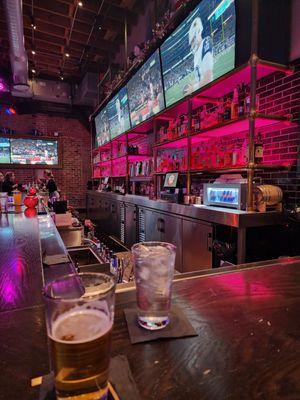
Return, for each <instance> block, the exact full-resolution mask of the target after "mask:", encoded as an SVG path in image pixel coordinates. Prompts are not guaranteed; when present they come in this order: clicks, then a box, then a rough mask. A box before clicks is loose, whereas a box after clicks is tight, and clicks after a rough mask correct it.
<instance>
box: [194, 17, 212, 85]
mask: <svg viewBox="0 0 300 400" xmlns="http://www.w3.org/2000/svg"><path fill="white" fill-rule="evenodd" d="M202 33H203V24H202V21H201V18H200V17H196V18H195V19H194V20H193V21H192V23H191V26H190V29H189V45H190V47H191V51H192V53H193V55H194V80H193V83H192V86H193V87H192V91H194V90H196V89H198V88H200V87H202V86H204V85H206V84H208V83H209V82H211V81H212V80H213V64H214V60H213V43H212V38H211V37H210V36H206V37H205V38H204V39H203V38H202Z"/></svg>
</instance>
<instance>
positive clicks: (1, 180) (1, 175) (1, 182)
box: [0, 171, 4, 193]
mask: <svg viewBox="0 0 300 400" xmlns="http://www.w3.org/2000/svg"><path fill="white" fill-rule="evenodd" d="M3 182H4V175H3V173H2V172H1V171H0V193H1V192H2V186H3Z"/></svg>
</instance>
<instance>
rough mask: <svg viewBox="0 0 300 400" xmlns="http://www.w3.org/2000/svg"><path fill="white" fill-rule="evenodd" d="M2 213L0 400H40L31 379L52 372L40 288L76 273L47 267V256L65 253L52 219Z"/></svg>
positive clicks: (63, 266)
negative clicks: (57, 278) (67, 274)
mask: <svg viewBox="0 0 300 400" xmlns="http://www.w3.org/2000/svg"><path fill="white" fill-rule="evenodd" d="M18 211H21V212H17V213H14V209H13V208H12V209H11V211H10V212H9V213H8V214H0V399H1V400H2V399H3V400H4V399H5V400H26V399H36V398H38V390H33V389H30V379H31V377H34V376H38V375H41V374H46V373H47V372H48V371H49V363H48V353H47V338H46V327H45V321H44V308H43V304H42V287H43V283H44V281H47V280H49V279H51V278H53V277H55V276H57V275H61V274H64V273H70V272H72V271H73V266H72V264H71V263H65V264H59V265H51V266H50V267H46V268H43V257H44V256H46V255H48V256H52V255H54V254H55V255H66V249H65V247H64V245H63V242H62V240H61V238H60V236H59V234H58V232H57V230H56V227H55V224H54V223H53V221H52V218H51V216H50V215H49V214H48V213H47V214H45V215H40V216H35V217H33V218H27V217H26V216H25V214H24V212H23V211H24V210H18Z"/></svg>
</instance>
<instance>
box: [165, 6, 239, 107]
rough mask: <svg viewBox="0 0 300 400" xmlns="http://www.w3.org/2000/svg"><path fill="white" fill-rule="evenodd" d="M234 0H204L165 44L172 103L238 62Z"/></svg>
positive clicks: (168, 93) (167, 92) (168, 97)
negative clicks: (236, 57)
mask: <svg viewBox="0 0 300 400" xmlns="http://www.w3.org/2000/svg"><path fill="white" fill-rule="evenodd" d="M235 30H236V15H235V1H234V0H202V1H201V2H200V4H199V5H198V6H197V7H196V8H195V9H194V10H193V11H192V12H191V13H190V14H189V16H188V17H187V18H186V19H185V20H184V21H183V22H182V23H181V24H180V25H179V26H178V27H177V28H176V30H175V31H174V32H173V33H172V34H171V35H170V36H169V37H168V38H167V39H166V40H165V42H164V43H163V44H162V46H161V61H162V72H163V81H164V90H165V97H166V106H167V107H168V106H170V105H171V104H174V103H175V102H177V101H179V100H180V99H182V98H184V97H185V96H186V95H188V94H191V93H193V92H194V91H196V90H198V89H199V88H201V87H203V86H205V85H207V84H208V83H210V82H212V81H213V80H215V79H217V78H218V77H220V76H222V75H224V74H225V73H226V72H228V71H230V70H232V69H233V68H234V64H235Z"/></svg>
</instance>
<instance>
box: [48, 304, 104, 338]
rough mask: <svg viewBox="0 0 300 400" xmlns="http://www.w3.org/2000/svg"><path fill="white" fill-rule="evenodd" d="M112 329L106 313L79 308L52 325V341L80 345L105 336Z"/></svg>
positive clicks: (65, 314) (59, 318)
mask: <svg viewBox="0 0 300 400" xmlns="http://www.w3.org/2000/svg"><path fill="white" fill-rule="evenodd" d="M111 327H112V321H110V320H109V316H108V315H107V314H105V312H103V311H100V310H96V309H86V308H79V309H76V310H70V311H68V312H66V313H64V314H62V315H60V316H59V317H58V318H57V319H56V320H55V321H54V322H53V325H52V335H50V337H51V339H53V340H55V341H56V342H59V343H70V344H80V343H86V342H91V341H92V340H95V339H98V338H99V337H101V336H104V335H105V334H106V333H107V332H108V331H109V330H110V329H111Z"/></svg>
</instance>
